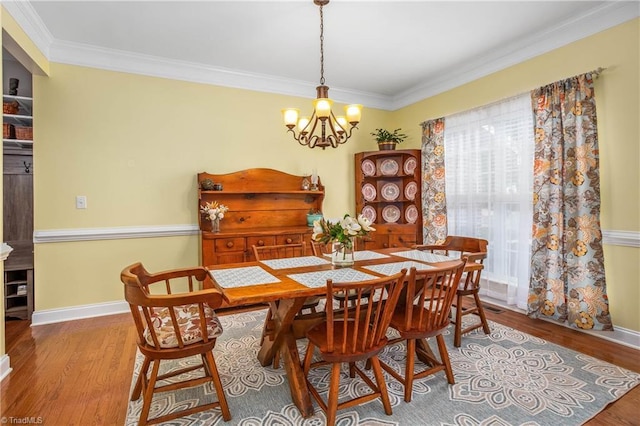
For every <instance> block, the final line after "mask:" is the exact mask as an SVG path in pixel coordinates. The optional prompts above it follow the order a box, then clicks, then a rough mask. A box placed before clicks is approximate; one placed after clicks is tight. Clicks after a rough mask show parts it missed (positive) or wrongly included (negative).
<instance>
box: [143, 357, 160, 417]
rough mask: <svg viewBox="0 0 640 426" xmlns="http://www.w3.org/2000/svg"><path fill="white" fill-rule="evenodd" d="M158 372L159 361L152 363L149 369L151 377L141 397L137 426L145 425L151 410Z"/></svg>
mask: <svg viewBox="0 0 640 426" xmlns="http://www.w3.org/2000/svg"><path fill="white" fill-rule="evenodd" d="M159 370H160V361H159V360H155V361H153V366H152V367H151V376H150V377H149V382H148V383H147V387H146V389H145V390H144V395H143V396H142V411H141V412H140V421H139V422H138V424H139V425H146V424H147V422H148V419H149V411H150V409H151V401H153V391H154V390H155V387H156V380H157V378H158V371H159Z"/></svg>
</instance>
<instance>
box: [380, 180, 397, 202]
mask: <svg viewBox="0 0 640 426" xmlns="http://www.w3.org/2000/svg"><path fill="white" fill-rule="evenodd" d="M380 194H382V198H384V199H385V200H387V201H393V200H395V199H396V198H398V197H399V196H400V188H398V185H396V184H395V183H385V184H384V185H383V186H382V189H381V190H380Z"/></svg>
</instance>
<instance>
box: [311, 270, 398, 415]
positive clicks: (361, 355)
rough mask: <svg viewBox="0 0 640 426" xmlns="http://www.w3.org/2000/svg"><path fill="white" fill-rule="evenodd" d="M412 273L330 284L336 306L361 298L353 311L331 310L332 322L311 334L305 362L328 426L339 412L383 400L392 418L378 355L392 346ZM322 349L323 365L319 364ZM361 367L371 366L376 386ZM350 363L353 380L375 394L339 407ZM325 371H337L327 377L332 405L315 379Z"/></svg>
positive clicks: (350, 308)
mask: <svg viewBox="0 0 640 426" xmlns="http://www.w3.org/2000/svg"><path fill="white" fill-rule="evenodd" d="M406 273H407V271H406V269H403V270H402V271H401V272H399V273H397V274H395V275H391V276H388V277H383V278H376V279H371V280H367V281H359V282H341V283H338V282H333V281H332V280H330V279H329V280H327V293H326V297H327V300H331V299H332V298H333V297H334V296H336V295H343V296H344V295H345V294H346V293H347V292H355V293H356V294H357V295H358V297H357V298H355V299H354V300H353V302H354V304H353V306H347V305H344V306H343V307H342V308H341V309H336V310H334V309H332V307H331V306H327V307H326V309H325V311H326V320H324V321H322V322H320V323H318V324H316V325H314V326H313V327H311V328H310V329H309V330H307V332H306V337H307V339H308V345H307V351H306V354H305V357H304V361H303V372H304V376H305V380H306V382H307V386H308V387H309V391H310V393H311V395H312V396H313V398H314V399H315V400H316V401H317V402H318V404H319V405H320V408H321V409H322V410H323V411H324V412H325V414H326V418H327V419H326V421H327V425H329V426H332V425H334V424H335V421H336V415H337V411H338V410H341V409H343V408H348V407H353V406H355V405H359V404H363V403H366V402H369V401H372V400H374V399H377V398H380V399H381V401H382V405H383V407H384V411H385V413H386V414H387V415H391V414H392V410H391V403H390V401H389V395H388V393H387V387H386V383H385V379H384V376H383V373H382V369H381V367H380V362H379V360H378V353H379V352H380V351H381V350H382V349H384V347H385V345H386V344H387V337H386V332H387V328H388V326H389V321H390V320H391V315H392V314H393V310H394V308H395V305H396V302H397V300H398V296H399V294H400V291H401V290H402V287H403V285H404V279H405V275H406ZM365 293H366V295H365ZM316 348H317V349H318V351H319V354H320V359H319V360H318V359H316V360H315V361H314V352H315V349H316ZM357 361H361V362H365V363H366V365H371V367H372V369H373V374H374V378H375V383H374V381H373V380H371V379H370V378H369V376H367V375H366V374H365V373H364V371H363V370H362V369H361V367H360V366H358V365H357V364H356V362H357ZM344 363H347V364H348V366H349V376H350V377H351V378H355V375H356V373H357V374H358V376H359V377H360V378H361V379H362V380H363V381H364V383H365V384H366V385H367V386H368V387H369V388H370V389H371V392H370V393H368V394H365V395H360V396H357V397H354V398H351V399H348V400H346V401H344V400H343V401H342V402H339V397H340V396H341V395H339V393H340V378H341V367H342V364H344ZM324 365H331V374H330V375H327V376H326V377H329V391H328V396H327V400H326V401H325V400H324V399H323V397H322V396H321V395H320V391H318V389H317V388H316V387H315V386H314V385H313V383H312V381H311V380H310V378H309V373H310V371H311V369H314V368H318V367H321V366H324ZM324 377H325V376H323V378H324Z"/></svg>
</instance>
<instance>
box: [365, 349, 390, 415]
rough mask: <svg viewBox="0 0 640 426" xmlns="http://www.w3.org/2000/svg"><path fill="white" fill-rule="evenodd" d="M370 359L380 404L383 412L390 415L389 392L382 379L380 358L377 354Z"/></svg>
mask: <svg viewBox="0 0 640 426" xmlns="http://www.w3.org/2000/svg"><path fill="white" fill-rule="evenodd" d="M369 359H370V360H371V367H372V369H373V375H374V376H375V378H376V382H377V384H378V389H379V391H380V398H381V399H382V405H383V406H384V412H385V413H386V414H387V415H388V416H390V415H391V414H392V411H391V401H389V393H388V391H387V383H386V382H385V381H384V376H383V375H382V367H381V366H380V360H379V359H378V356H377V355H374V356H372V357H371V358H369Z"/></svg>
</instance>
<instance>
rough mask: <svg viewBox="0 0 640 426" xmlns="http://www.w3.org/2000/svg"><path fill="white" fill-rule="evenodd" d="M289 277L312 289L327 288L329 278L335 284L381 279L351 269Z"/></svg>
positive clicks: (305, 273) (330, 270)
mask: <svg viewBox="0 0 640 426" xmlns="http://www.w3.org/2000/svg"><path fill="white" fill-rule="evenodd" d="M287 276H288V277H289V278H291V279H292V280H294V281H297V282H299V283H300V284H302V285H306V286H307V287H311V288H317V287H324V286H326V285H327V280H328V279H329V278H331V279H332V280H333V281H335V282H355V281H365V280H372V279H375V278H379V277H376V276H374V275H369V274H366V273H364V272H360V271H356V270H355V269H351V268H344V269H329V270H327V271H317V272H304V273H302V274H291V275H287Z"/></svg>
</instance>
